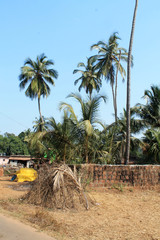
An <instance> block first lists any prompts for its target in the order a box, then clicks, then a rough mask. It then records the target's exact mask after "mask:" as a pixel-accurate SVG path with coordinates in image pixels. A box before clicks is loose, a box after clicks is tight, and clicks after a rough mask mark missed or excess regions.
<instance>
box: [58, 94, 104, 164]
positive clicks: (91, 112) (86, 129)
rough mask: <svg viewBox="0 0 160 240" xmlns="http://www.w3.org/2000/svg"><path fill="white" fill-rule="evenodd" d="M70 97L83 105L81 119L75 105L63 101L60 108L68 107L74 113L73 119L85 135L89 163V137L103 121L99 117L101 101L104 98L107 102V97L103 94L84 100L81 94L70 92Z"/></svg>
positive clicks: (86, 156) (86, 154)
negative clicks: (76, 112) (75, 110)
mask: <svg viewBox="0 0 160 240" xmlns="http://www.w3.org/2000/svg"><path fill="white" fill-rule="evenodd" d="M68 97H72V98H74V99H76V100H77V101H78V103H79V104H80V106H81V119H80V120H78V118H77V116H76V114H75V112H74V109H73V107H72V106H71V105H70V104H67V103H61V104H60V109H66V110H67V111H69V112H70V114H71V115H72V119H73V121H74V122H75V123H76V124H77V129H78V130H77V131H79V132H80V134H82V135H83V136H84V147H85V160H86V163H88V144H89V137H90V136H92V135H93V134H94V127H95V124H97V123H98V124H101V125H102V123H101V122H100V121H99V119H98V116H97V114H98V109H99V105H100V101H101V100H102V99H103V100H104V102H106V97H105V96H102V95H96V96H95V97H92V98H91V99H89V100H88V101H83V99H82V98H81V96H80V95H79V94H74V93H72V94H70V95H69V96H68Z"/></svg>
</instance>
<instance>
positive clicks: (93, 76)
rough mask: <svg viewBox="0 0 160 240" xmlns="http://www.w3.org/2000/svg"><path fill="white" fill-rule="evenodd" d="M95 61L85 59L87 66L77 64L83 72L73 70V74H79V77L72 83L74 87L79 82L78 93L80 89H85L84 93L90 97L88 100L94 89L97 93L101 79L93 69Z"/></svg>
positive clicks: (81, 63)
mask: <svg viewBox="0 0 160 240" xmlns="http://www.w3.org/2000/svg"><path fill="white" fill-rule="evenodd" d="M94 63H95V59H94V58H87V65H85V64H84V63H83V62H80V63H79V64H78V66H77V67H78V68H79V67H83V68H84V70H79V69H75V70H74V71H73V74H75V73H80V74H81V76H80V77H79V78H78V79H77V80H76V81H75V82H74V84H75V85H76V84H77V83H78V82H79V81H81V83H80V86H79V89H78V90H79V91H81V89H82V88H84V89H85V91H86V93H87V94H88V93H89V95H90V99H91V96H92V92H93V90H94V89H95V90H96V91H97V92H99V90H100V87H101V79H100V77H99V76H98V73H97V71H96V70H95V68H94Z"/></svg>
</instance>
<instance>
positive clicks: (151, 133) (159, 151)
mask: <svg viewBox="0 0 160 240" xmlns="http://www.w3.org/2000/svg"><path fill="white" fill-rule="evenodd" d="M143 141H144V155H145V156H146V157H147V158H148V159H147V160H148V161H149V162H152V163H156V164H157V163H160V128H156V129H148V130H147V131H146V132H145V134H144V138H143Z"/></svg>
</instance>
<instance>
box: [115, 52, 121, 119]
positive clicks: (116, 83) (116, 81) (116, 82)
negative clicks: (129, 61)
mask: <svg viewBox="0 0 160 240" xmlns="http://www.w3.org/2000/svg"><path fill="white" fill-rule="evenodd" d="M120 61H121V50H120V53H119V61H118V66H117V72H116V80H115V96H114V101H115V103H114V105H115V122H116V123H117V87H118V72H119V66H120Z"/></svg>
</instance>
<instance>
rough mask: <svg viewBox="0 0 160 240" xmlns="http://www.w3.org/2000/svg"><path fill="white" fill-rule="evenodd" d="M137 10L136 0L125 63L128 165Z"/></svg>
mask: <svg viewBox="0 0 160 240" xmlns="http://www.w3.org/2000/svg"><path fill="white" fill-rule="evenodd" d="M137 8H138V0H136V2H135V9H134V15H133V21H132V29H131V36H130V43H129V50H128V62H127V106H126V110H127V134H126V160H125V164H128V163H129V155H130V98H131V96H130V94H131V93H130V92H131V90H130V88H131V63H132V46H133V36H134V29H135V23H136V15H137Z"/></svg>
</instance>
